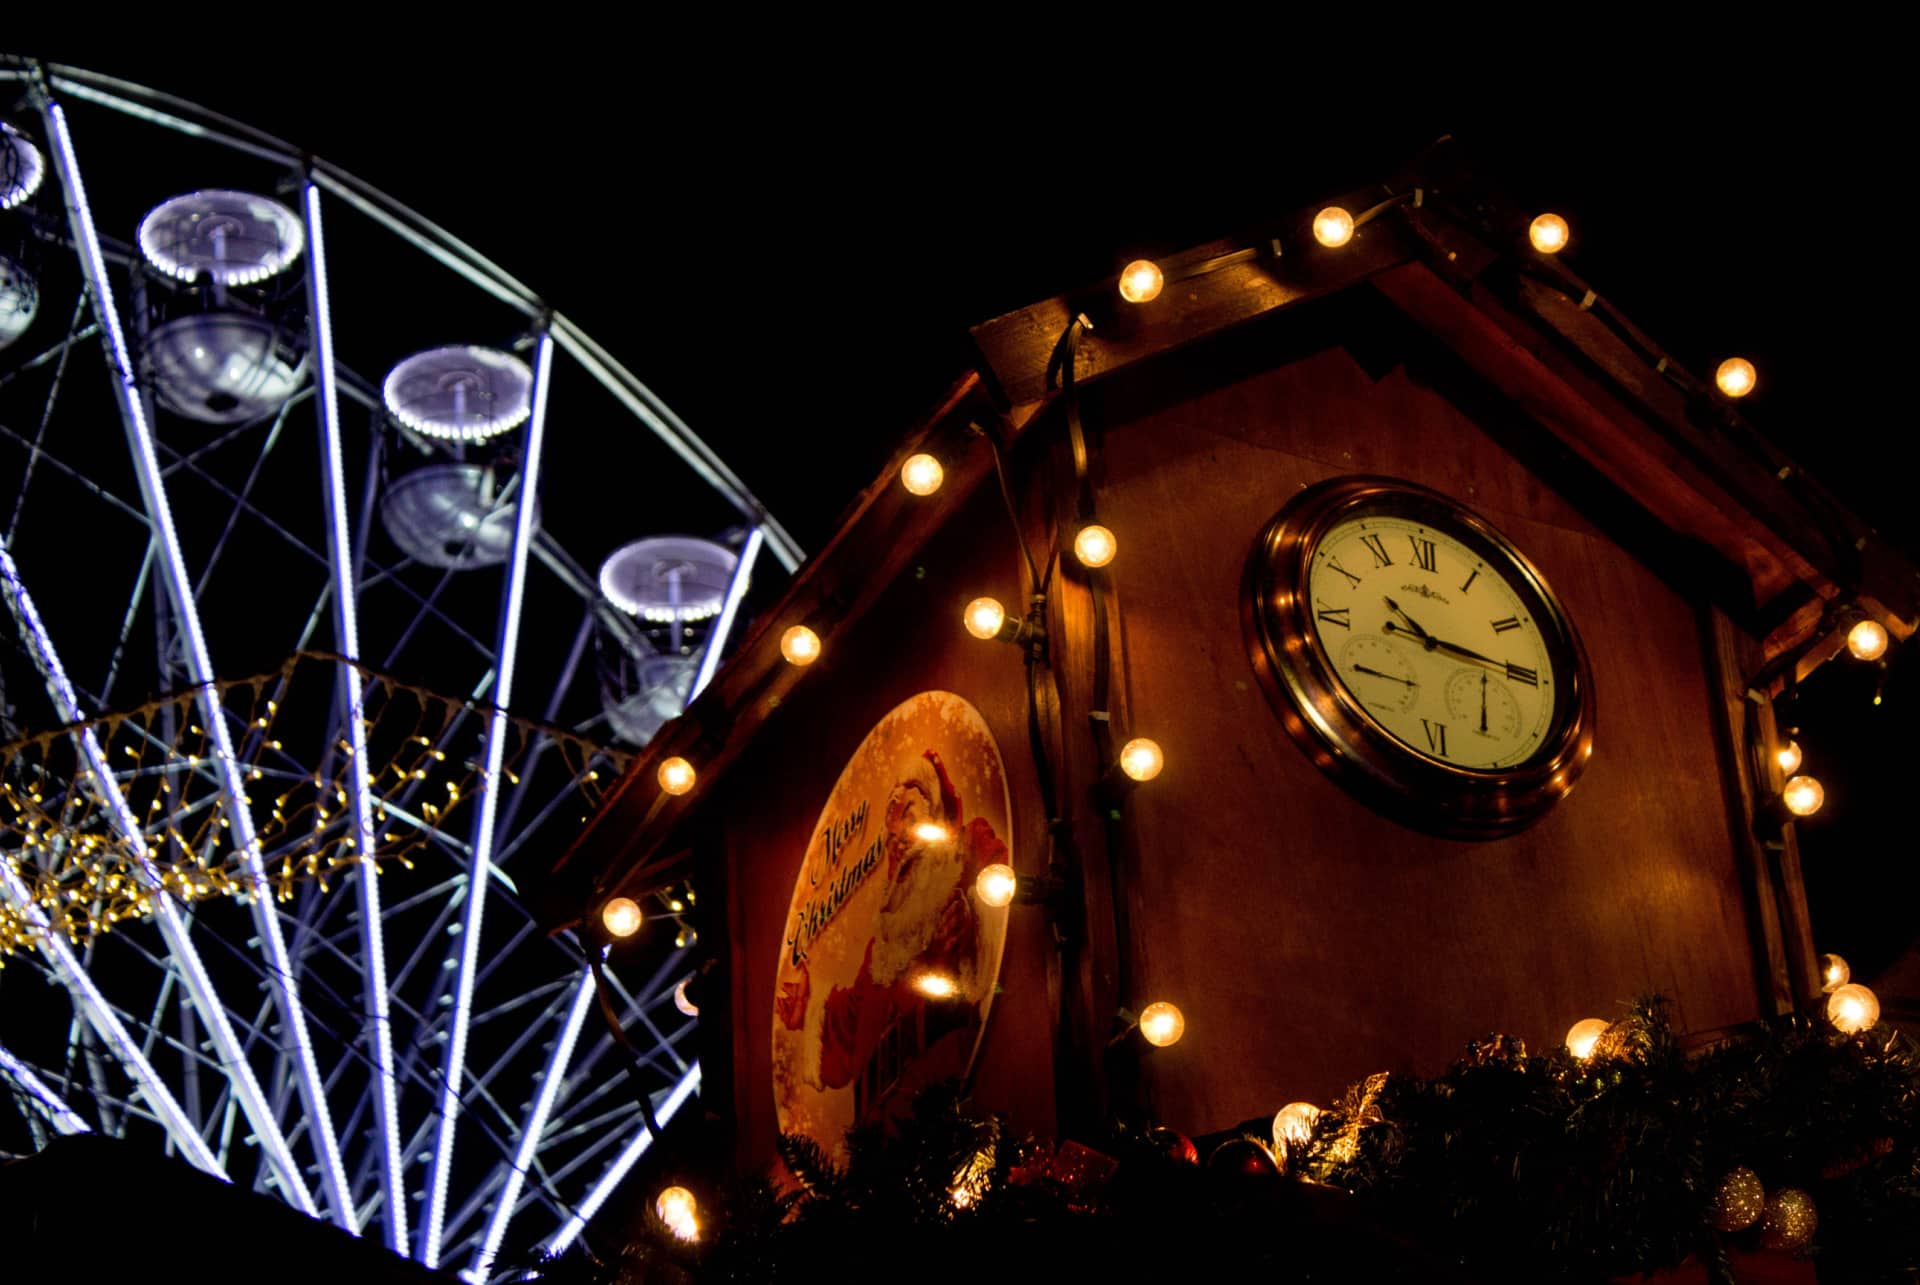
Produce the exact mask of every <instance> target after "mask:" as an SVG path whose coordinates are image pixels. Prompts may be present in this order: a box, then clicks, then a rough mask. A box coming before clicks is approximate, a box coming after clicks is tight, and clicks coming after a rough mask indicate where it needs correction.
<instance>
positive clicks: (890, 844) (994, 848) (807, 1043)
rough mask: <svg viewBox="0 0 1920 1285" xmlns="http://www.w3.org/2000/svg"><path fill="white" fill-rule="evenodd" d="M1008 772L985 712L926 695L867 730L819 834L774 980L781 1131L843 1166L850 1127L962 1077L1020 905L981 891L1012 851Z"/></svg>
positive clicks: (943, 695)
mask: <svg viewBox="0 0 1920 1285" xmlns="http://www.w3.org/2000/svg"><path fill="white" fill-rule="evenodd" d="M1008 806H1009V805H1008V799H1007V776H1006V769H1005V767H1004V766H1003V765H1002V763H1001V761H1000V750H999V747H998V746H997V745H996V744H995V743H994V739H993V734H992V733H991V732H989V731H988V730H987V725H986V722H985V720H983V719H982V718H981V717H980V712H979V711H978V710H976V709H975V708H974V707H973V706H972V705H970V704H968V703H967V702H966V701H965V700H963V699H961V698H960V697H958V696H955V695H954V694H953V693H951V692H922V693H920V694H919V695H918V696H915V697H913V698H912V699H910V700H908V701H906V702H904V703H902V704H900V705H898V706H896V707H894V709H893V710H892V711H891V712H890V713H888V714H887V715H886V717H884V718H882V719H881V720H880V722H879V723H878V724H877V725H875V727H874V728H873V730H872V731H870V732H869V733H867V738H866V739H865V740H864V741H862V742H861V743H860V748H858V749H857V750H855V751H854V752H853V757H852V758H851V759H849V760H848V762H847V765H846V767H845V768H844V769H842V771H841V773H840V779H839V780H838V781H836V782H835V783H834V787H833V792H832V793H831V794H829V795H828V796H827V803H826V806H825V807H824V808H822V809H821V811H820V819H819V821H818V822H817V823H816V824H815V825H814V828H813V832H812V834H811V835H810V836H809V837H808V840H807V850H806V854H805V856H804V858H803V859H802V860H801V863H800V871H799V876H798V878H797V879H796V880H795V882H794V888H793V902H792V905H791V906H790V907H789V908H788V911H787V919H786V929H785V931H786V939H785V941H784V942H783V943H782V946H781V950H780V963H779V968H778V972H777V974H776V976H775V979H774V992H773V994H774V1000H773V1096H774V1102H775V1105H776V1107H777V1108H778V1111H779V1115H780V1128H781V1130H782V1132H786V1133H798V1134H803V1135H805V1136H807V1137H809V1138H811V1139H813V1140H814V1141H815V1142H816V1143H818V1144H819V1145H820V1146H821V1147H822V1148H823V1149H824V1150H826V1152H827V1153H828V1154H829V1155H838V1156H844V1137H845V1133H846V1130H847V1129H848V1127H849V1126H851V1125H853V1124H855V1123H862V1122H865V1121H868V1120H873V1119H877V1118H881V1117H884V1116H885V1115H887V1114H888V1113H889V1112H899V1111H904V1110H905V1108H906V1106H907V1105H908V1103H909V1102H910V1101H911V1099H912V1097H913V1094H914V1092H915V1090H917V1089H919V1088H921V1087H922V1086H924V1085H926V1084H930V1083H933V1082H935V1081H938V1080H942V1079H947V1078H950V1077H953V1076H963V1075H965V1074H966V1073H967V1070H968V1068H969V1067H970V1066H971V1065H972V1062H973V1056H974V1052H975V1050H976V1049H977V1048H978V1047H979V1044H980V1037H981V1033H982V1032H983V1031H984V1029H985V1026H986V1020H987V1010H988V1008H989V1006H990V1005H991V1004H992V1003H993V992H994V986H995V983H996V981H997V980H998V978H999V975H1000V954H1001V951H1002V949H1003V948H1004V947H1005V945H1006V938H1007V931H1006V929H1007V913H1008V912H1007V909H1006V908H1005V907H1002V908H999V909H995V908H992V907H989V906H986V905H984V904H982V903H981V901H980V899H979V897H978V895H977V894H976V893H975V891H974V881H975V879H976V877H977V876H978V875H979V873H980V871H981V869H982V868H983V867H985V866H988V865H992V864H994V863H996V862H1005V863H1006V864H1008V865H1012V864H1013V859H1012V857H1011V855H1010V854H1009V851H1008V848H1007V840H1008V836H1009V834H1010V826H1009V824H1008Z"/></svg>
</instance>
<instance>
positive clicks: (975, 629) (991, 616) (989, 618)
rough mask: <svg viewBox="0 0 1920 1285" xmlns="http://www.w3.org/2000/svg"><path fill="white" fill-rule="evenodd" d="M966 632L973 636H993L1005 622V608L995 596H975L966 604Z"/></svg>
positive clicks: (995, 635)
mask: <svg viewBox="0 0 1920 1285" xmlns="http://www.w3.org/2000/svg"><path fill="white" fill-rule="evenodd" d="M964 619H965V620H966V622H967V632H968V633H970V634H972V635H973V636H974V637H975V638H995V637H998V636H999V633H1000V629H1001V627H1002V626H1003V625H1005V624H1006V623H1007V609H1006V608H1005V607H1002V606H1001V605H1000V600H999V599H997V598H975V599H974V600H973V601H972V602H970V603H968V604H967V610H966V614H965V616H964Z"/></svg>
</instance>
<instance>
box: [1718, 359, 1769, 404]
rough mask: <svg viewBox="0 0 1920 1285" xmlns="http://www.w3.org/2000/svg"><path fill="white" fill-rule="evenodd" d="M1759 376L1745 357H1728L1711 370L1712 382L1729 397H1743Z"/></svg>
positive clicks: (1751, 388) (1751, 389)
mask: <svg viewBox="0 0 1920 1285" xmlns="http://www.w3.org/2000/svg"><path fill="white" fill-rule="evenodd" d="M1758 377H1759V376H1758V375H1757V373H1756V372H1755V371H1754V369H1753V363H1752V362H1750V361H1748V360H1747V359H1746V358H1745V357H1729V358H1727V359H1726V360H1725V361H1723V362H1721V363H1720V368H1719V369H1718V370H1716V371H1714V372H1713V382H1714V384H1715V385H1716V386H1718V387H1719V389H1720V391H1721V392H1723V393H1725V394H1726V395H1727V396H1729V397H1745V396H1746V395H1747V394H1748V393H1750V392H1752V391H1753V385H1754V381H1755V380H1756V379H1757V378H1758Z"/></svg>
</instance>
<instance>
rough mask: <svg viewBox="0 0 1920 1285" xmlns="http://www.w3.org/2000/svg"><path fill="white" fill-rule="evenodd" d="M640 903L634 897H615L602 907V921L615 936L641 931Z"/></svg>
mask: <svg viewBox="0 0 1920 1285" xmlns="http://www.w3.org/2000/svg"><path fill="white" fill-rule="evenodd" d="M643 918H645V916H643V915H642V914H641V913H640V903H639V902H637V901H635V900H634V899H633V898H632V897H615V898H613V899H612V900H610V901H609V902H607V904H606V905H604V906H602V907H601V908H600V922H601V923H602V924H604V925H606V929H607V931H608V932H610V933H612V934H613V935H614V936H615V937H631V936H633V935H634V934H635V933H637V932H639V931H640V921H641V920H642V919H643Z"/></svg>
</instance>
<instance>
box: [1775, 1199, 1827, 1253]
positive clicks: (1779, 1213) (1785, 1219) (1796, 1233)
mask: <svg viewBox="0 0 1920 1285" xmlns="http://www.w3.org/2000/svg"><path fill="white" fill-rule="evenodd" d="M1819 1223H1820V1219H1819V1217H1818V1215H1816V1214H1815V1213H1814V1212H1813V1197H1812V1196H1809V1195H1808V1194H1807V1193H1806V1192H1804V1191H1801V1190H1800V1189H1799V1188H1798V1187H1787V1188H1785V1189H1784V1190H1781V1191H1776V1192H1774V1193H1773V1198H1772V1199H1771V1200H1769V1201H1767V1209H1766V1212H1765V1213H1763V1214H1761V1215H1760V1243H1761V1244H1762V1245H1765V1246H1766V1247H1767V1248H1768V1249H1774V1250H1791V1249H1798V1248H1800V1247H1801V1246H1802V1245H1804V1244H1806V1243H1807V1242H1808V1241H1810V1240H1812V1239H1813V1229H1814V1228H1815V1227H1816V1226H1818V1225H1819Z"/></svg>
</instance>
